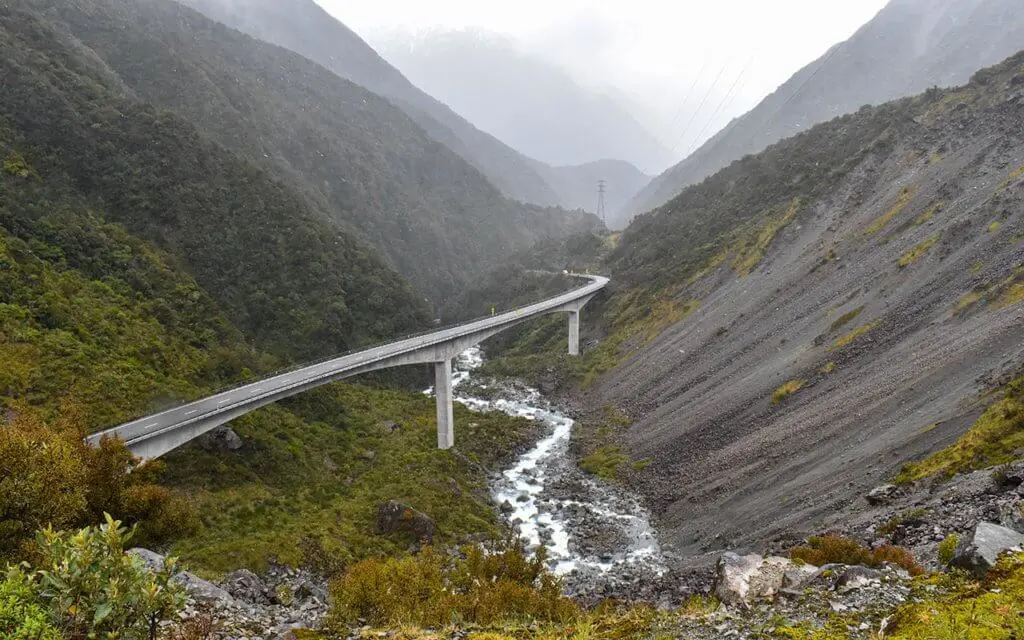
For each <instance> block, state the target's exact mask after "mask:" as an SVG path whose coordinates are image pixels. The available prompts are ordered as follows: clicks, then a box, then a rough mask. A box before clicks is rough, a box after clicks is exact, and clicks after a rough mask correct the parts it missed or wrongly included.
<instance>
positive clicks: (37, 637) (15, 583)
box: [0, 566, 61, 640]
mask: <svg viewBox="0 0 1024 640" xmlns="http://www.w3.org/2000/svg"><path fill="white" fill-rule="evenodd" d="M0 638H4V639H5V640H61V634H60V632H59V631H57V629H56V628H55V627H54V626H53V625H52V624H50V616H49V614H48V612H47V611H46V609H44V608H43V607H41V606H40V605H39V603H38V602H36V595H35V593H34V592H33V591H32V584H31V579H30V577H29V576H27V575H25V572H24V571H23V570H22V568H21V567H18V566H14V567H11V568H10V569H8V571H7V575H6V576H5V578H4V580H3V581H0Z"/></svg>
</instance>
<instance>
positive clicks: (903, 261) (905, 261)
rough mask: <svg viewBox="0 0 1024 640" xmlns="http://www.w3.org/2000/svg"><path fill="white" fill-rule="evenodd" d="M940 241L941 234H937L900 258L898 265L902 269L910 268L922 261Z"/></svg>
mask: <svg viewBox="0 0 1024 640" xmlns="http://www.w3.org/2000/svg"><path fill="white" fill-rule="evenodd" d="M938 241H939V234H935V235H933V236H931V237H930V238H928V239H927V240H925V241H924V242H922V243H921V244H919V245H917V246H915V247H912V248H910V249H908V250H907V251H906V252H905V253H904V254H903V255H902V256H900V259H899V262H898V264H899V265H900V268H901V269H902V268H903V267H908V266H910V265H912V264H914V263H915V262H917V261H918V260H920V259H921V258H922V257H923V256H924V254H926V253H928V250H929V249H931V248H932V247H933V246H935V243H936V242H938Z"/></svg>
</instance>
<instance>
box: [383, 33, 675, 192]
mask: <svg viewBox="0 0 1024 640" xmlns="http://www.w3.org/2000/svg"><path fill="white" fill-rule="evenodd" d="M380 47H381V49H380V50H381V53H382V55H384V57H385V58H387V59H388V60H390V61H391V62H392V63H393V64H394V65H395V66H397V67H398V68H399V69H400V70H401V71H402V72H403V73H405V74H406V75H407V76H408V77H409V78H410V79H411V80H412V81H413V82H415V83H416V84H417V86H420V87H423V89H424V90H426V91H427V92H428V93H430V94H431V95H433V96H436V97H437V98H439V99H440V100H441V101H442V102H444V103H446V104H448V105H450V106H451V107H452V108H453V109H455V110H456V111H458V112H459V113H461V114H463V115H465V116H466V117H467V118H468V119H469V120H470V121H471V122H473V123H475V124H476V125H477V126H479V127H480V128H481V129H483V130H484V131H487V132H489V133H492V134H494V135H495V136H497V137H498V139H500V140H502V141H503V142H506V143H508V144H510V145H511V146H512V147H514V148H515V149H518V150H520V151H522V152H523V153H525V154H526V155H528V156H531V157H534V158H537V159H538V160H541V161H543V162H546V163H548V164H551V165H555V166H564V165H580V164H586V163H589V162H594V161H596V160H600V159H603V158H615V159H618V160H625V161H626V162H629V163H631V164H633V165H635V166H637V167H640V169H642V170H644V171H648V172H655V171H661V170H662V169H664V167H665V166H667V165H668V164H670V163H672V162H673V161H674V160H675V158H674V157H673V156H672V153H671V152H670V151H669V150H668V149H666V148H665V147H664V146H663V145H662V144H661V143H660V142H658V141H657V140H656V139H655V137H654V136H653V135H652V134H651V133H650V132H648V131H647V130H645V129H644V127H643V126H642V125H640V123H638V122H637V121H636V120H634V119H633V117H632V116H631V115H630V114H629V113H627V112H626V111H625V109H623V108H622V107H620V106H619V105H618V104H617V103H616V102H615V101H613V100H611V99H610V98H608V97H605V96H602V95H599V94H597V93H595V92H592V91H589V90H587V89H584V88H583V87H581V86H579V85H578V84H576V82H575V81H574V80H573V79H572V78H571V77H570V76H569V74H568V73H566V72H564V71H562V70H561V69H559V68H558V67H557V66H555V65H553V64H552V63H550V62H547V61H546V60H544V59H543V58H541V57H538V56H532V55H528V54H525V53H522V52H520V51H519V50H518V49H517V48H516V46H515V44H514V43H513V42H512V41H511V40H508V39H506V38H504V37H502V36H499V35H497V34H493V33H488V32H484V31H478V30H464V31H446V30H432V31H427V32H424V33H422V34H417V35H415V36H410V35H409V34H404V33H403V34H400V35H396V36H394V37H392V38H391V39H389V40H385V41H382V42H381V43H380Z"/></svg>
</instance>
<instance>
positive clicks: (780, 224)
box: [732, 198, 800, 277]
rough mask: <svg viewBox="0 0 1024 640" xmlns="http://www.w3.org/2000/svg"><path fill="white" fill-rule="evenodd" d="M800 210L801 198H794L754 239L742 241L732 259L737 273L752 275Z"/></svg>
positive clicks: (739, 274) (769, 220)
mask: <svg viewBox="0 0 1024 640" xmlns="http://www.w3.org/2000/svg"><path fill="white" fill-rule="evenodd" d="M799 211H800V198H794V199H793V200H792V201H791V202H790V203H789V206H788V207H787V208H786V209H785V210H784V211H783V212H782V213H781V214H780V215H777V216H775V217H772V218H769V219H768V221H767V222H766V223H765V224H764V226H763V227H761V230H760V231H759V232H758V233H757V235H756V236H755V237H754V238H753V239H750V240H743V241H742V242H741V244H740V247H739V249H737V251H736V256H735V257H734V258H733V261H732V268H733V270H734V271H735V272H736V275H738V276H740V277H743V276H747V275H750V272H751V271H753V270H754V267H756V266H757V265H758V263H760V262H761V260H762V259H763V258H764V254H765V252H766V251H767V250H768V247H769V246H771V243H772V240H774V239H775V236H776V235H777V234H778V233H779V231H781V230H782V229H783V228H785V227H786V225H788V224H789V223H790V222H792V221H793V218H795V217H796V214H797V213H798V212H799Z"/></svg>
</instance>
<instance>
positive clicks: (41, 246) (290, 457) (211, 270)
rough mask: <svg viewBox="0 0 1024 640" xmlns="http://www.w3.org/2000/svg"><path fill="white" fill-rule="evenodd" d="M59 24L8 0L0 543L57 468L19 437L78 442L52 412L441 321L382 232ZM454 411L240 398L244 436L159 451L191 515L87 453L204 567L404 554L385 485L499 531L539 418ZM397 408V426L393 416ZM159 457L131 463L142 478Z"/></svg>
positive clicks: (60, 459) (170, 388)
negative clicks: (172, 107)
mask: <svg viewBox="0 0 1024 640" xmlns="http://www.w3.org/2000/svg"><path fill="white" fill-rule="evenodd" d="M76 6H77V7H78V8H79V9H83V10H84V9H85V8H86V7H88V8H89V9H91V10H93V11H96V10H98V8H99V5H97V4H88V5H87V4H85V3H82V2H79V3H76ZM65 8H67V7H65ZM111 24H112V25H115V24H116V23H114V22H111ZM61 29H62V28H54V25H52V24H51V23H49V21H47V20H46V19H45V18H43V17H42V16H40V15H39V13H38V12H34V11H32V10H30V9H29V8H27V7H26V5H25V3H22V4H20V5H19V6H18V8H14V7H12V6H11V5H10V4H9V3H8V4H3V5H0V87H2V88H0V433H2V434H4V437H3V438H0V440H2V441H3V442H2V445H3V446H2V449H3V453H4V455H5V461H4V463H3V464H0V485H2V490H0V492H2V493H4V498H5V500H4V505H5V508H4V509H0V524H2V527H0V528H2V529H3V530H4V534H5V535H4V537H3V541H4V543H5V544H9V543H10V541H11V540H12V539H13V540H15V541H16V540H17V537H14V538H12V537H11V534H12V532H14V533H15V534H18V533H19V532H20V528H19V527H20V525H21V522H22V519H23V518H25V516H24V515H23V513H24V511H25V510H24V509H22V508H20V505H18V504H17V501H18V500H19V499H22V498H23V496H24V495H34V494H32V493H26V492H25V491H24V490H23V489H24V488H26V487H28V488H31V487H34V486H42V487H43V491H45V489H47V488H50V485H49V484H46V481H47V480H49V478H50V477H51V476H50V475H40V473H39V470H38V469H36V468H29V469H25V468H24V466H21V467H19V466H18V465H14V466H13V470H12V465H11V464H9V463H10V461H11V458H10V456H11V454H12V452H18V449H17V448H14V447H12V446H11V444H10V443H11V438H12V437H13V438H15V439H17V438H19V437H23V438H27V439H28V440H27V441H28V442H29V443H30V447H29V448H30V449H31V450H33V451H46V450H47V449H50V450H56V451H57V454H56V455H52V456H47V457H45V458H40V457H37V458H34V459H46V460H48V461H53V462H54V463H55V465H56V464H68V457H69V455H76V454H74V453H71V454H69V453H68V451H67V450H63V451H62V450H61V449H60V447H59V446H57V445H59V444H60V442H64V440H63V439H61V440H56V439H55V436H54V434H53V433H51V432H49V431H48V430H45V429H43V428H42V425H43V424H48V425H49V427H50V428H52V429H54V430H61V432H62V435H64V433H65V430H66V431H67V432H70V433H67V434H66V435H67V438H68V440H69V441H73V440H75V439H76V436H77V430H78V429H83V430H87V431H96V430H99V429H101V428H103V427H106V426H111V425H112V424H116V423H118V422H120V421H123V420H125V419H126V418H128V417H138V416H139V415H142V414H143V413H146V412H152V411H157V410H160V409H161V408H163V407H165V406H167V404H169V403H177V402H180V401H181V400H182V399H192V398H195V397H198V396H200V395H202V394H208V393H210V392H212V391H213V390H215V389H217V388H219V387H223V386H225V385H228V384H232V383H235V382H238V381H241V380H244V379H251V378H252V376H253V375H260V374H265V373H269V372H270V371H272V370H274V369H276V368H278V367H280V366H282V365H283V364H287V361H288V359H290V358H296V359H297V358H312V357H320V356H323V355H327V354H332V353H334V352H336V351H339V350H342V349H346V348H348V347H352V346H356V345H358V344H359V343H361V342H365V341H372V340H379V339H381V338H385V337H390V336H391V335H393V334H395V333H401V332H406V331H410V330H417V329H422V328H423V327H425V326H428V325H429V319H430V317H429V316H428V315H427V314H426V313H425V311H424V309H423V306H422V305H421V304H420V300H421V296H418V295H414V294H412V292H411V290H410V288H409V287H408V285H407V284H406V283H405V281H404V280H403V279H402V278H401V277H400V276H399V275H398V274H396V273H395V272H394V271H392V270H390V269H388V268H387V267H386V266H385V265H384V264H383V263H382V262H381V261H380V260H378V259H376V258H374V257H373V256H374V251H373V249H372V248H370V247H369V246H367V245H366V244H364V243H362V242H360V241H358V240H356V239H354V238H353V237H352V236H351V235H350V234H348V233H346V232H344V231H340V230H339V228H338V226H337V225H335V224H334V223H332V222H330V221H329V220H327V219H326V218H325V217H324V216H323V215H321V214H320V213H319V212H317V211H315V210H314V209H312V208H311V207H310V206H309V205H308V204H307V203H306V200H305V199H304V198H303V196H302V195H301V194H300V193H299V192H298V191H296V190H295V189H293V188H292V187H290V186H288V185H287V184H284V183H283V182H282V181H280V180H277V179H275V178H274V177H272V176H271V175H270V174H269V173H268V172H267V171H264V170H263V169H261V168H259V167H257V166H255V165H253V164H252V163H249V162H247V161H245V160H243V159H241V158H239V157H238V156H236V155H234V154H232V153H231V152H229V151H227V150H226V149H225V148H224V147H223V146H221V145H219V144H216V143H214V142H211V141H210V140H209V139H207V138H206V137H204V136H203V135H202V134H201V133H200V132H199V131H197V130H196V128H195V127H193V126H191V125H190V124H189V123H187V122H185V121H183V120H182V119H180V118H178V117H177V116H175V115H174V114H172V113H170V112H167V111H162V110H159V109H156V108H154V107H152V106H150V105H147V104H145V103H143V102H141V101H139V100H138V99H137V96H136V95H135V94H133V92H131V91H130V90H129V89H128V88H127V87H126V86H125V84H123V83H122V82H121V81H120V78H119V77H118V76H117V75H116V74H115V73H114V72H113V71H112V69H111V68H110V67H109V66H107V65H105V64H104V63H103V62H102V61H101V59H100V58H99V57H98V56H97V55H96V53H95V51H93V50H91V49H89V48H87V47H85V46H84V45H83V44H82V42H81V41H76V40H73V39H70V38H68V37H67V36H66V34H65V33H63V31H62V30H61ZM189 42H190V43H191V42H193V41H191V40H190V41H189ZM264 349H273V350H275V351H277V352H278V355H277V356H275V355H273V354H270V353H268V352H267V351H265V350H264ZM457 411H460V412H461V411H465V412H466V414H464V415H460V416H459V418H458V419H459V420H460V421H462V422H463V424H465V423H466V422H470V421H472V422H474V424H475V425H476V427H475V428H474V429H472V433H461V434H460V441H459V449H458V453H457V454H456V453H454V452H451V451H441V450H438V449H437V447H436V431H435V430H436V427H435V424H434V415H435V414H434V405H433V401H432V400H431V399H430V398H428V397H426V396H424V395H423V394H421V393H419V392H418V391H415V392H403V391H395V390H381V389H368V388H364V387H360V386H359V385H355V384H335V385H329V386H325V387H321V388H319V389H316V390H313V391H310V392H309V393H308V394H306V395H303V397H301V398H295V399H294V400H291V401H288V402H282V403H278V404H275V405H272V406H269V407H266V408H264V409H262V410H260V411H256V412H253V413H251V414H248V415H247V416H245V417H244V418H242V419H240V420H237V421H235V422H233V423H232V425H231V426H232V428H233V429H234V430H235V433H236V434H237V435H238V437H239V438H240V440H238V441H237V442H238V443H240V444H241V447H240V448H239V449H237V450H233V451H231V452H230V453H227V452H225V451H220V450H213V449H212V448H211V447H209V446H208V447H207V448H206V449H204V448H203V447H202V445H201V443H198V442H195V443H192V444H190V445H186V446H185V447H183V448H181V449H179V450H176V451H174V452H172V453H171V454H170V455H169V456H167V457H166V458H165V459H164V460H165V461H166V462H167V463H168V470H167V475H165V477H164V479H165V480H168V481H170V483H171V484H172V485H174V486H175V487H176V488H178V489H180V490H183V491H185V492H187V493H188V494H189V503H190V504H193V505H194V506H195V508H196V509H197V510H198V511H199V513H200V515H201V517H202V520H203V526H202V527H201V528H200V529H199V530H198V531H196V530H192V529H191V528H190V527H188V526H187V523H186V522H180V520H183V519H184V520H187V519H188V518H181V517H180V516H182V515H184V516H190V517H191V516H192V514H191V513H189V512H188V511H187V510H185V511H184V513H182V512H181V511H168V510H167V509H166V506H165V505H166V500H163V499H162V498H161V496H163V495H164V491H165V488H164V487H160V486H152V485H149V484H148V482H149V480H145V481H144V484H143V485H141V486H138V485H134V484H132V483H130V482H125V481H124V480H123V479H122V478H121V477H120V474H121V472H122V470H123V467H122V468H119V467H118V466H117V465H118V464H125V462H124V460H122V459H120V458H110V460H111V463H110V464H108V465H107V466H104V467H102V468H97V467H95V466H94V467H90V473H89V474H88V478H87V482H88V484H87V485H86V486H88V487H89V491H90V492H92V490H93V488H94V487H95V488H99V489H100V490H101V491H110V492H112V493H113V495H116V496H117V497H118V501H117V502H115V501H114V500H113V498H111V496H108V495H100V496H99V497H98V498H97V502H98V503H100V504H103V505H104V507H107V508H104V509H103V510H104V511H109V512H111V513H113V514H114V516H115V517H119V518H124V517H125V516H128V517H129V518H130V519H129V520H127V521H128V522H134V521H135V520H138V519H142V520H146V521H148V520H150V519H151V518H162V519H163V520H164V521H165V522H166V524H167V526H166V530H163V531H162V533H163V534H164V535H175V534H176V535H179V536H180V535H186V536H189V537H186V538H185V539H182V540H178V541H177V547H176V551H175V555H181V556H183V557H184V558H186V559H187V560H186V561H187V562H189V563H190V564H191V567H192V568H197V567H203V568H206V569H209V570H211V571H217V570H221V571H228V570H232V569H235V568H239V567H242V566H247V567H250V568H254V569H259V568H265V567H266V566H267V564H268V563H269V562H271V561H285V562H290V563H293V564H294V565H296V566H298V565H299V564H300V563H306V564H313V563H320V564H318V565H316V566H319V567H323V566H325V564H324V563H326V562H330V563H334V564H333V565H332V566H333V567H334V568H335V569H336V568H337V567H339V566H343V565H344V564H347V563H350V562H352V561H353V560H358V559H361V558H364V557H367V556H371V555H373V556H377V555H381V554H397V553H400V552H401V551H402V550H404V549H405V548H407V547H408V545H409V540H407V539H405V538H404V537H403V536H401V535H397V534H396V535H391V536H386V535H378V534H377V533H376V531H375V525H376V517H377V513H376V507H377V505H378V504H379V503H380V502H382V501H384V500H388V499H392V498H398V499H401V500H403V501H404V502H405V503H407V504H411V505H415V506H416V508H418V509H421V510H423V511H425V512H427V513H429V514H430V515H431V516H432V517H433V518H434V520H435V521H436V522H437V525H438V528H439V529H441V532H440V534H439V536H440V537H439V538H438V539H437V540H438V542H439V543H441V542H443V543H445V544H447V543H454V542H456V541H458V542H462V541H464V540H466V539H467V537H468V536H469V535H471V534H472V535H479V534H480V533H481V532H486V533H491V534H494V535H495V536H497V535H499V531H498V521H497V515H496V514H495V512H494V511H493V509H491V508H490V506H489V505H488V501H487V488H486V474H487V473H488V471H487V469H488V468H489V467H491V466H493V465H497V464H498V463H499V461H500V460H502V459H503V456H505V455H507V454H508V452H511V451H515V450H517V448H518V447H520V446H522V444H523V443H524V442H525V441H527V440H530V439H534V438H536V433H535V430H536V427H535V425H534V424H533V423H532V422H529V421H527V420H521V419H514V418H510V417H508V416H505V415H503V414H492V415H487V416H475V417H473V418H470V417H469V415H468V410H465V409H462V408H461V407H460V408H459V409H457ZM385 420H388V421H397V422H398V423H400V424H401V429H400V432H398V433H394V432H392V430H391V429H387V430H386V431H384V432H382V430H381V428H380V425H381V424H382V423H383V422H384V421H385ZM12 432H13V433H14V435H13V436H12V435H11V434H12ZM18 434H22V435H21V436H19V435H18ZM65 447H66V445H65ZM208 449H209V450H208ZM367 451H373V452H374V455H375V459H374V460H372V461H371V460H368V459H367V458H366V456H365V454H366V452H367ZM103 460H106V458H103ZM160 466H161V465H150V466H148V467H147V470H146V471H144V472H142V473H141V474H140V475H141V476H142V477H143V478H149V479H151V478H153V477H154V474H156V473H159V471H158V469H159V467H160ZM396 468H400V469H401V473H399V474H396V473H394V470H395V469H396ZM93 472H94V473H93ZM92 475H99V476H102V478H99V479H97V478H93V477H91V476H92ZM58 477H59V474H58ZM67 477H69V478H74V476H67ZM133 477H136V478H137V476H136V475H133ZM437 478H443V479H444V481H443V482H438V481H437ZM78 480H79V482H78V483H79V484H81V478H80V477H79V478H78ZM12 488H13V495H12V491H11V489H12ZM53 488H54V489H60V487H53ZM138 489H144V490H142V491H137V490H138ZM150 489H152V490H150ZM61 493H64V491H61ZM122 493H123V494H124V495H125V496H128V497H129V500H128V502H129V503H130V506H125V505H124V504H122V503H121V502H120V499H121V497H122V496H121V495H120V494H122ZM12 498H13V499H12ZM62 504H65V503H62ZM67 504H70V503H67ZM90 504H91V503H90ZM111 504H113V505H114V506H116V507H117V508H118V509H120V510H121V512H119V511H118V510H115V509H113V508H109V506H110V505H111ZM10 505H15V508H13V509H12V508H9V507H10ZM30 506H34V505H30ZM72 506H73V505H72ZM72 506H64V507H62V509H63V510H64V511H68V510H70V509H72ZM95 515H96V516H99V514H95ZM64 516H65V513H63V512H61V511H58V510H57V509H52V510H51V511H49V512H47V515H46V518H47V519H48V520H49V521H51V522H54V524H55V526H60V522H61V521H58V520H57V518H60V517H64ZM81 517H82V518H89V517H91V516H90V515H88V514H82V516H81ZM44 522H45V520H44ZM63 522H68V520H67V518H65V519H64V520H63ZM70 522H77V520H71V521H70ZM186 529H188V530H189V531H188V532H186V531H185V530H186ZM135 540H140V541H141V540H142V538H141V537H137V538H135ZM143 543H144V544H148V543H145V542H143ZM4 551H5V552H6V551H7V549H4ZM16 557H17V558H18V559H21V558H22V557H24V556H23V554H21V553H20V552H19V553H18V555H17V556H16ZM8 611H10V607H8ZM10 619H11V618H10V617H9V616H8V617H7V618H6V620H10ZM14 623H15V624H17V620H16V619H15V620H14ZM0 626H3V628H4V629H5V630H6V629H9V628H10V627H9V625H7V626H4V625H0ZM260 632H261V633H266V629H261V630H260ZM7 635H8V634H5V636H4V637H7Z"/></svg>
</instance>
